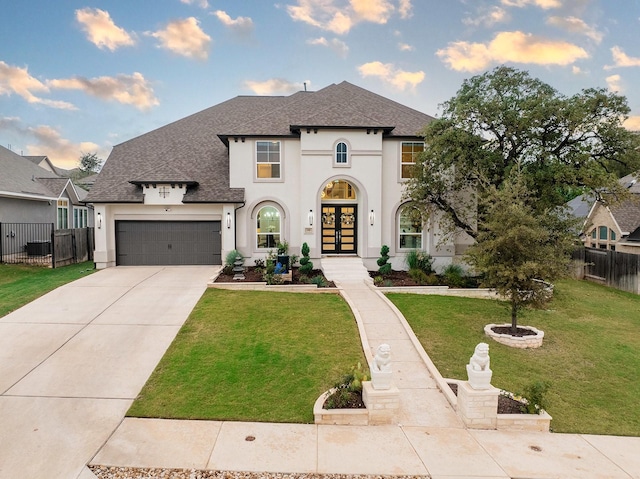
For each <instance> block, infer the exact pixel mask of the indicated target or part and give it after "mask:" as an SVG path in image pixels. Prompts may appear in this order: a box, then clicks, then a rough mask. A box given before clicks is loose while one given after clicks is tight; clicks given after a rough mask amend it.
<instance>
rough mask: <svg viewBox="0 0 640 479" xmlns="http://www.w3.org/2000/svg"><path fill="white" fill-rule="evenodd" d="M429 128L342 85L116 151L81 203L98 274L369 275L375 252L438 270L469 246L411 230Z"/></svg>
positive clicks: (412, 113)
mask: <svg viewBox="0 0 640 479" xmlns="http://www.w3.org/2000/svg"><path fill="white" fill-rule="evenodd" d="M432 119H433V118H432V117H430V116H428V115H426V114H424V113H421V112H419V111H416V110H414V109H412V108H409V107H407V106H404V105H401V104H399V103H396V102H394V101H392V100H389V99H387V98H384V97H382V96H380V95H377V94H375V93H372V92H370V91H368V90H365V89H363V88H360V87H358V86H355V85H353V84H350V83H348V82H342V83H340V84H332V85H330V86H328V87H326V88H323V89H321V90H319V91H316V92H307V91H304V92H298V93H295V94H293V95H290V96H238V97H235V98H233V99H230V100H228V101H225V102H223V103H220V104H218V105H216V106H213V107H211V108H208V109H206V110H203V111H201V112H199V113H196V114H194V115H191V116H188V117H186V118H183V119H181V120H178V121H176V122H174V123H171V124H169V125H166V126H163V127H161V128H159V129H157V130H154V131H151V132H149V133H146V134H143V135H142V136H139V137H137V138H134V139H131V140H129V141H126V142H124V143H121V144H119V145H117V146H115V147H114V148H113V150H112V152H111V154H110V155H109V158H108V159H107V161H106V163H105V165H104V167H103V169H102V171H101V172H100V174H99V175H98V178H97V179H96V181H95V184H94V186H93V187H92V189H91V191H90V192H89V196H88V198H87V199H88V200H89V201H90V202H92V203H93V204H94V206H95V212H96V220H95V221H96V250H95V255H94V260H95V262H96V266H97V267H98V268H105V267H109V266H115V265H146V264H221V263H222V262H223V261H224V258H225V256H226V254H227V253H228V252H230V251H232V250H234V249H237V250H238V251H240V252H241V254H242V255H243V256H245V258H247V261H246V263H245V264H252V260H255V259H264V257H265V255H266V254H267V253H268V252H269V251H270V250H272V249H273V248H275V247H276V245H277V244H278V243H279V242H284V241H286V242H288V244H289V252H290V253H291V254H300V249H301V246H302V244H303V243H305V242H306V243H307V244H308V245H309V248H310V250H311V257H312V258H320V257H322V256H323V255H347V256H358V257H360V258H362V260H363V262H364V264H365V266H367V267H368V268H369V269H377V266H376V259H377V258H378V257H379V256H380V248H381V246H382V245H388V246H389V248H390V256H391V257H392V265H393V267H394V268H395V269H402V268H404V267H405V266H404V256H405V254H406V253H407V252H408V251H410V250H412V249H421V250H425V251H427V252H428V253H429V254H431V255H432V256H433V257H434V259H435V265H436V266H438V267H442V266H444V265H446V264H449V263H451V261H452V260H453V259H454V257H455V256H456V255H458V254H460V253H461V252H462V251H464V249H465V247H466V246H467V245H468V244H470V243H471V238H469V237H465V236H464V235H463V234H460V235H458V236H457V237H456V238H451V237H445V236H444V235H442V234H441V231H440V229H439V226H438V221H437V218H435V217H432V218H430V219H428V220H426V221H421V220H419V219H418V220H416V215H415V213H414V207H412V206H411V204H410V203H409V202H407V201H405V200H404V199H403V196H402V193H403V184H404V182H405V181H406V180H407V178H408V177H409V175H410V172H411V166H412V165H413V164H414V161H415V155H416V154H417V153H419V152H420V151H422V150H423V148H424V143H423V138H422V137H421V136H419V132H420V131H421V130H422V129H423V128H424V126H425V125H426V124H427V123H429V122H430V121H432Z"/></svg>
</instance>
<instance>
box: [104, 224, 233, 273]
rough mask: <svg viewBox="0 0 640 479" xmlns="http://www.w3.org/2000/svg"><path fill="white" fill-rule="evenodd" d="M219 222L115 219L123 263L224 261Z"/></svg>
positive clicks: (119, 258) (118, 261) (119, 261)
mask: <svg viewBox="0 0 640 479" xmlns="http://www.w3.org/2000/svg"><path fill="white" fill-rule="evenodd" d="M221 249H222V241H221V236H220V221H116V264H118V265H120V266H145V265H146V266H148V265H153V266H156V265H197V264H222V256H221Z"/></svg>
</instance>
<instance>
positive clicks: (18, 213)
mask: <svg viewBox="0 0 640 479" xmlns="http://www.w3.org/2000/svg"><path fill="white" fill-rule="evenodd" d="M55 203H56V202H55V201H53V200H52V201H51V204H49V202H48V201H35V200H21V199H17V198H7V197H0V222H3V223H55V222H56V204H55Z"/></svg>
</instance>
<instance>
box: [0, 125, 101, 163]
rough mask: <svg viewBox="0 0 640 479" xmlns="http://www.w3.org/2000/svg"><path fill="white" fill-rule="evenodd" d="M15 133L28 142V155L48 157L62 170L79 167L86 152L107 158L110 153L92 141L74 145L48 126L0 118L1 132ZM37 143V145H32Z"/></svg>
mask: <svg viewBox="0 0 640 479" xmlns="http://www.w3.org/2000/svg"><path fill="white" fill-rule="evenodd" d="M2 130H6V131H14V132H16V133H18V134H19V135H20V136H21V137H22V138H24V139H25V140H24V141H25V142H27V146H26V153H25V154H27V155H35V156H40V155H42V156H48V157H49V159H50V160H51V161H52V162H53V163H54V164H55V165H57V166H60V167H61V168H68V169H71V168H74V167H76V166H78V162H79V159H80V155H81V154H82V153H86V152H97V153H98V156H100V157H102V158H106V156H107V154H108V151H107V150H106V149H105V148H102V149H101V148H100V147H99V145H97V144H96V143H93V142H91V141H83V142H79V143H74V142H72V141H70V140H68V139H66V138H63V137H62V135H61V134H60V132H59V131H58V130H56V129H55V128H53V127H51V126H48V125H39V126H36V127H32V126H26V125H24V124H23V122H22V121H21V120H20V118H17V117H4V118H2V117H0V131H2ZM30 142H35V143H30Z"/></svg>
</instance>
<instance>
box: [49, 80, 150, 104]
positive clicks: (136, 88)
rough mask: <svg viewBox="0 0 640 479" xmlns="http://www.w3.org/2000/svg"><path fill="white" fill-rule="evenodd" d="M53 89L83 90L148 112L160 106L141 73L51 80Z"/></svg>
mask: <svg viewBox="0 0 640 479" xmlns="http://www.w3.org/2000/svg"><path fill="white" fill-rule="evenodd" d="M47 85H49V86H50V87H51V88H58V89H62V90H81V91H83V92H85V93H87V94H89V95H92V96H95V97H97V98H100V99H102V100H113V101H117V102H119V103H122V104H125V105H133V106H135V107H136V108H138V109H140V110H146V109H149V108H151V107H153V106H156V105H158V104H159V102H158V99H157V98H156V97H155V95H154V93H153V89H152V88H151V85H150V83H149V82H148V81H147V80H146V79H145V78H144V76H142V74H141V73H138V72H134V73H133V75H117V76H115V77H98V78H84V77H74V78H67V79H61V80H49V81H48V82H47Z"/></svg>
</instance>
